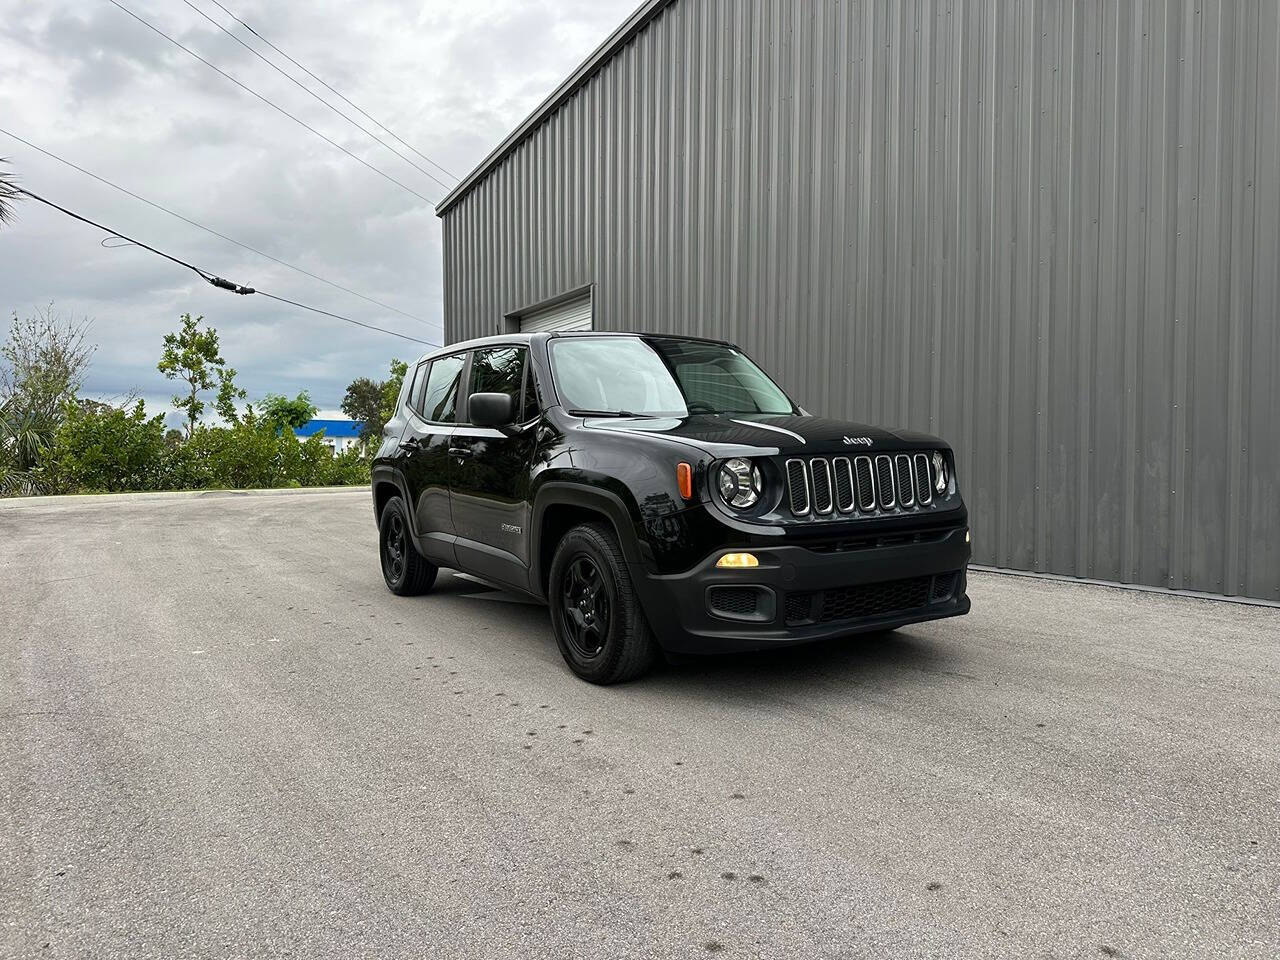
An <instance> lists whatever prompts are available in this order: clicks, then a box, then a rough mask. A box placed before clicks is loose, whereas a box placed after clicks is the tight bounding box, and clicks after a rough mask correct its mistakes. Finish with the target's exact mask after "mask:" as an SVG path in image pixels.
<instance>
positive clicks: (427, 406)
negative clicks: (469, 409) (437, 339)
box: [419, 354, 467, 423]
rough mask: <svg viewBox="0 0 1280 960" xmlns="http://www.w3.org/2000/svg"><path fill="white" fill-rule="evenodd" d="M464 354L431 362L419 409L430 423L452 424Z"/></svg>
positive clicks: (464, 362)
mask: <svg viewBox="0 0 1280 960" xmlns="http://www.w3.org/2000/svg"><path fill="white" fill-rule="evenodd" d="M466 359H467V358H466V354H455V355H454V356H452V357H441V358H440V359H439V360H433V361H431V371H430V373H429V374H428V375H427V380H426V383H427V389H426V391H425V394H424V396H423V398H422V406H421V407H420V408H419V409H420V410H421V412H422V416H423V417H424V418H425V419H427V420H430V421H431V422H432V423H453V422H454V419H455V411H456V410H457V406H458V381H459V380H461V379H462V368H463V367H464V366H465V365H466Z"/></svg>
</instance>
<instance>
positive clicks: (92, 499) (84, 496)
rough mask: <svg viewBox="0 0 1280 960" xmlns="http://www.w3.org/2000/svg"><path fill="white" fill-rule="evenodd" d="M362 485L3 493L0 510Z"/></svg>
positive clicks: (301, 492)
mask: <svg viewBox="0 0 1280 960" xmlns="http://www.w3.org/2000/svg"><path fill="white" fill-rule="evenodd" d="M368 492H369V485H368V484H365V485H363V486H359V487H271V488H264V489H258V490H161V491H158V492H155V493H74V494H65V495H55V496H47V497H3V498H0V510H3V509H5V508H6V507H16V506H28V507H29V506H40V505H45V506H56V505H58V504H69V505H70V504H85V503H129V502H132V501H137V500H192V499H196V498H198V497H199V498H203V497H213V498H219V497H297V496H304V497H305V496H316V495H317V494H325V493H365V494H367V493H368Z"/></svg>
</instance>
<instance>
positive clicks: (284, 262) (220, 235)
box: [0, 127, 432, 326]
mask: <svg viewBox="0 0 1280 960" xmlns="http://www.w3.org/2000/svg"><path fill="white" fill-rule="evenodd" d="M0 133H3V134H4V135H5V136H6V137H12V138H13V139H14V140H17V141H18V142H19V143H22V144H26V145H27V146H28V147H30V148H31V149H32V150H35V151H37V152H39V153H43V154H44V155H45V156H46V157H48V158H49V159H51V160H57V161H58V162H59V163H61V164H65V165H66V166H68V167H70V168H71V169H72V170H78V171H79V172H80V173H83V174H84V175H85V176H86V177H92V178H93V179H94V180H97V181H98V182H99V183H102V184H106V185H107V186H108V187H110V188H111V189H113V190H118V191H120V192H121V193H123V194H125V195H126V196H129V197H133V199H135V200H139V201H141V202H142V203H145V204H146V205H147V206H149V207H154V208H155V209H156V210H160V211H161V212H163V213H167V214H169V216H171V217H176V218H177V219H178V220H181V221H182V222H183V223H186V224H190V225H191V226H193V227H195V228H196V229H197V230H203V231H204V232H205V233H207V234H209V235H211V236H214V237H217V238H218V239H219V240H225V241H227V243H233V244H235V245H236V246H237V247H240V248H242V249H244V250H248V251H249V252H250V253H256V254H257V255H258V256H260V257H265V258H266V259H267V260H270V261H271V262H272V263H278V264H280V266H282V267H288V268H289V269H290V270H296V271H297V272H298V273H300V274H302V275H303V276H304V277H310V278H311V279H312V280H319V281H320V282H321V283H325V284H328V285H329V286H331V287H333V288H334V289H335V290H341V291H342V292H343V293H349V294H351V296H353V297H359V298H360V299H361V300H365V301H367V302H369V303H372V304H373V305H374V306H378V307H382V308H383V309H384V310H390V311H392V312H394V313H398V314H400V315H401V316H404V317H408V318H409V319H410V320H413V321H416V322H417V323H421V324H424V325H425V326H431V325H432V324H431V323H430V321H427V320H424V319H422V318H421V317H417V316H414V315H413V314H412V313H406V312H405V311H404V310H401V309H400V308H399V307H393V306H391V304H389V303H383V302H382V301H381V300H375V299H374V298H373V297H368V296H365V295H364V294H363V293H358V292H356V291H355V290H352V289H351V288H350V287H344V286H343V285H342V284H340V283H336V282H334V281H333V280H328V279H326V278H324V277H322V276H320V275H319V274H315V273H312V272H311V271H310V270H305V269H303V268H302V267H299V266H297V265H295V264H292V263H289V262H288V261H287V260H281V259H280V258H279V257H273V256H272V255H271V254H269V253H265V252H263V251H262V250H259V249H258V248H257V247H251V246H249V244H247V243H241V242H240V241H239V240H236V239H235V238H234V237H228V236H227V235H226V234H225V233H219V232H218V231H217V230H214V229H213V228H211V227H206V226H205V225H204V224H202V223H197V222H196V221H195V220H192V219H190V218H189V217H184V216H183V215H182V214H180V213H178V212H176V211H174V210H170V209H169V208H168V207H166V206H164V205H163V204H159V203H156V202H155V201H154V200H148V199H147V198H146V197H144V196H141V195H139V194H136V193H134V192H133V191H132V190H129V189H127V188H125V187H122V186H120V185H119V184H118V183H112V182H111V181H110V180H108V179H107V178H106V177H100V176H98V174H96V173H94V172H93V171H92V170H86V169H85V168H84V167H81V166H78V165H77V164H74V163H72V162H71V161H70V160H67V159H65V158H63V157H60V156H58V155H57V154H56V153H51V152H50V151H48V150H46V149H44V148H43V147H38V146H36V145H35V144H34V143H32V142H31V141H30V140H24V139H23V138H22V137H20V136H18V135H17V134H16V133H11V132H9V131H8V130H6V129H4V128H3V127H0Z"/></svg>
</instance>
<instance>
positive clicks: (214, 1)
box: [210, 0, 458, 180]
mask: <svg viewBox="0 0 1280 960" xmlns="http://www.w3.org/2000/svg"><path fill="white" fill-rule="evenodd" d="M210 2H211V3H212V4H213V5H214V6H215V7H217V8H218V9H219V10H221V11H222V12H223V13H225V14H226V15H227V16H228V17H230V18H231V19H232V20H234V21H235V22H236V23H238V24H240V26H242V27H244V28H245V29H246V30H248V31H249V32H250V33H252V34H253V35H254V36H255V37H257V38H258V39H259V40H261V41H262V42H263V43H265V44H266V45H267V46H268V47H270V48H271V49H272V50H274V51H275V52H276V53H278V54H280V56H282V57H284V58H285V59H286V60H288V61H289V62H290V63H292V64H293V65H294V66H295V67H297V68H298V69H299V70H301V71H302V72H303V73H305V74H306V75H307V76H308V77H310V78H311V79H312V80H314V81H315V82H316V83H318V84H320V85H321V86H322V87H324V88H325V89H326V90H328V91H329V92H330V93H332V94H333V95H334V96H336V97H339V98H340V99H341V100H342V101H343V102H344V103H346V104H347V105H348V106H349V107H351V108H352V109H353V110H355V111H356V112H358V113H359V114H361V115H362V116H363V117H365V118H366V119H367V120H368V121H369V122H370V123H372V124H374V125H375V126H377V127H380V128H381V129H382V130H383V131H384V132H385V133H386V134H387V136H389V137H391V138H393V139H395V140H397V141H398V142H399V143H401V144H402V145H403V146H404V147H405V148H406V149H409V150H412V151H413V152H414V153H416V154H417V155H418V156H420V157H421V158H422V159H423V160H425V161H427V163H429V164H431V165H432V166H433V167H435V168H436V169H437V170H439V171H440V172H441V173H443V174H445V175H446V176H449V177H452V178H453V179H454V180H457V179H458V175H457V174H456V173H450V172H449V171H448V170H446V169H445V168H444V167H442V166H440V164H438V163H436V162H435V161H434V160H432V159H431V158H430V157H428V156H427V155H426V154H425V153H423V152H422V151H421V150H418V149H417V148H416V147H414V146H413V144H411V143H407V142H406V141H405V140H404V138H403V137H400V136H398V135H397V134H396V133H395V132H394V131H392V130H391V129H390V128H389V127H388V126H387V125H386V124H385V123H383V122H382V121H380V120H377V119H375V118H374V117H371V116H369V114H368V113H367V112H365V111H364V110H362V109H361V108H360V107H358V106H356V104H354V103H352V102H351V101H350V100H348V99H347V98H346V97H345V96H343V95H342V94H341V93H339V92H338V91H337V90H335V89H334V88H333V87H331V86H329V84H327V83H325V82H324V81H323V80H321V79H320V78H319V77H317V76H316V75H315V74H314V73H312V72H311V71H310V70H308V69H307V68H306V67H304V66H303V65H302V64H300V63H299V62H298V61H297V60H295V59H293V57H291V56H289V55H288V54H287V53H285V52H284V51H283V50H281V49H280V48H279V47H277V46H276V45H275V44H274V43H272V42H271V41H270V40H268V39H267V38H266V37H264V36H263V35H262V34H260V33H259V32H258V31H257V30H255V29H253V27H251V26H249V24H247V23H245V22H244V21H243V20H241V19H240V18H239V17H237V16H236V15H235V14H234V13H232V12H231V11H230V10H228V9H227V8H226V7H224V6H223V5H222V4H221V3H219V2H218V0H210Z"/></svg>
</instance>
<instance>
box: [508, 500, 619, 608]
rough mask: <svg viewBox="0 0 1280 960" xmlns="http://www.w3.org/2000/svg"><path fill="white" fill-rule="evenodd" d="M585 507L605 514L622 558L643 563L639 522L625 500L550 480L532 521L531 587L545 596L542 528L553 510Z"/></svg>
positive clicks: (530, 546) (536, 503) (537, 504)
mask: <svg viewBox="0 0 1280 960" xmlns="http://www.w3.org/2000/svg"><path fill="white" fill-rule="evenodd" d="M560 505H565V506H571V507H585V508H587V509H590V510H594V511H596V512H597V513H602V514H604V515H605V517H606V518H607V519H608V520H609V522H610V524H611V525H612V526H613V530H614V533H615V534H616V535H617V537H618V544H619V545H620V546H621V547H622V556H623V558H624V559H626V561H627V563H628V564H629V565H632V566H635V565H637V564H641V563H643V562H644V561H643V553H642V551H641V544H640V538H639V536H638V535H637V533H636V521H635V519H634V517H633V516H632V514H631V511H630V510H628V509H627V505H626V503H625V502H624V501H623V499H622V497H620V496H618V494H616V493H614V492H613V491H612V490H606V489H603V488H601V487H596V486H587V485H586V484H583V483H576V482H573V481H567V480H549V481H547V482H545V483H543V484H541V485H540V486H539V487H538V490H537V493H536V494H535V495H534V502H533V515H532V517H531V520H530V528H531V529H530V541H529V574H530V576H529V585H530V586H531V587H533V588H534V589H535V590H537V592H538V594H539V595H541V593H542V580H543V572H544V571H543V569H542V524H543V519H544V518H545V516H546V512H547V508H549V507H553V506H560Z"/></svg>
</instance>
